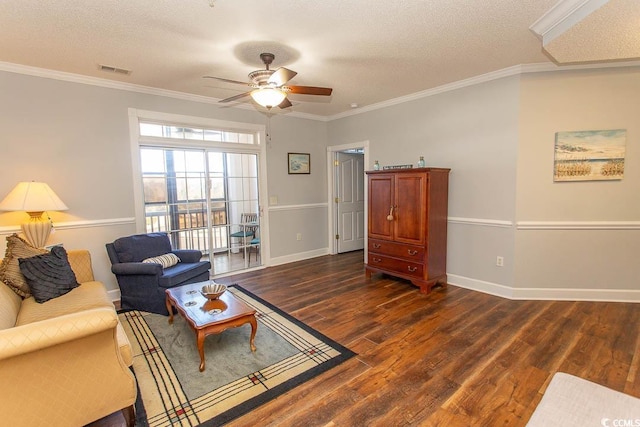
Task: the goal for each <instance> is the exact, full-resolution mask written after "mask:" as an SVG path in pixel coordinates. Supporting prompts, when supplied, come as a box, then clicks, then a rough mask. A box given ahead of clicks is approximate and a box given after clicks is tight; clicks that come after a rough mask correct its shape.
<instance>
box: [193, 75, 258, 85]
mask: <svg viewBox="0 0 640 427" xmlns="http://www.w3.org/2000/svg"><path fill="white" fill-rule="evenodd" d="M202 78H203V79H216V80H220V81H221V82H227V83H235V84H238V85H245V86H249V85H250V84H251V83H247V82H239V81H238V80H230V79H223V78H222V77H214V76H202Z"/></svg>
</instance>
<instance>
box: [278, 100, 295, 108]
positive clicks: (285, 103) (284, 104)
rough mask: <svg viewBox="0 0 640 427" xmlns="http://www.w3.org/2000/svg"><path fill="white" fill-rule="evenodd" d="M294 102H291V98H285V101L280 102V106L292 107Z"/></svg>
mask: <svg viewBox="0 0 640 427" xmlns="http://www.w3.org/2000/svg"><path fill="white" fill-rule="evenodd" d="M292 105H293V104H292V103H291V101H289V98H285V99H284V101H282V102H281V103H280V105H278V107H280V108H289V107H291V106H292Z"/></svg>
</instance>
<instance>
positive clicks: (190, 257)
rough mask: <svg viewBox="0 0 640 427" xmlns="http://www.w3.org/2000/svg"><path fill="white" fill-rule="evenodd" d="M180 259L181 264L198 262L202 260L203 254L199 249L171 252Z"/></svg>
mask: <svg viewBox="0 0 640 427" xmlns="http://www.w3.org/2000/svg"><path fill="white" fill-rule="evenodd" d="M171 253H174V254H176V255H177V256H178V258H180V262H188V263H192V262H198V261H200V259H201V258H202V252H200V251H199V250H197V249H178V250H174V251H171Z"/></svg>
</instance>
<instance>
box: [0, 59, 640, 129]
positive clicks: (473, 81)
mask: <svg viewBox="0 0 640 427" xmlns="http://www.w3.org/2000/svg"><path fill="white" fill-rule="evenodd" d="M625 67H640V61H627V62H610V63H593V64H576V65H562V66H560V65H556V64H553V63H551V62H541V63H534V64H522V65H514V66H512V67H508V68H503V69H501V70H497V71H492V72H489V73H485V74H481V75H478V76H474V77H470V78H468V79H464V80H459V81H457V82H453V83H447V84H444V85H441V86H437V87H435V88H431V89H426V90H423V91H420V92H416V93H413V94H410V95H405V96H401V97H398V98H393V99H389V100H386V101H382V102H378V103H375V104H370V105H367V106H364V107H360V108H358V109H356V110H349V111H345V112H343V113H339V114H335V115H332V116H318V115H316V114H308V113H298V112H293V111H292V112H285V113H283V114H277V115H282V116H286V117H296V118H300V119H308V120H316V121H321V122H331V121H333V120H338V119H342V118H345V117H349V116H355V115H358V114H363V113H367V112H369V111H374V110H379V109H381V108H386V107H391V106H394V105H398V104H403V103H405V102H410V101H414V100H417V99H422V98H427V97H429V96H434V95H438V94H440V93H444V92H449V91H452V90H456V89H461V88H465V87H469V86H474V85H477V84H481V83H486V82H490V81H493V80H498V79H501V78H504V77H511V76H517V75H522V74H527V73H548V72H558V71H573V70H588V69H605V68H625ZM0 71H6V72H9V73H16V74H24V75H29V76H34V77H42V78H47V79H54V80H62V81H67V82H72V83H79V84H85V85H92V86H99V87H105V88H110V89H117V90H125V91H130V92H137V93H144V94H148V95H157V96H164V97H168V98H174V99H181V100H185V101H193V102H200V103H205V104H210V105H215V106H216V107H218V108H222V107H220V106H219V105H218V101H219V99H218V98H211V97H207V96H202V95H194V94H189V93H184V92H177V91H171V90H166V89H158V88H153V87H149V86H142V85H136V84H132V83H125V82H118V81H114V80H107V79H102V78H98V77H89V76H83V75H79V74H73V73H67V72H64V71H55V70H48V69H46V68H37V67H31V66H27V65H19V64H13V63H10V62H1V61H0ZM225 108H228V107H225ZM232 108H240V109H244V110H248V111H253V112H257V113H262V114H267V112H266V111H261V110H257V109H256V108H255V107H254V106H252V105H247V104H238V105H234V106H232Z"/></svg>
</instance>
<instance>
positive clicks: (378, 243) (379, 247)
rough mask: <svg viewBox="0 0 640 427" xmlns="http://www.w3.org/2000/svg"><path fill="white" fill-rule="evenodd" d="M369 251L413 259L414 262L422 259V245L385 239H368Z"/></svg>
mask: <svg viewBox="0 0 640 427" xmlns="http://www.w3.org/2000/svg"><path fill="white" fill-rule="evenodd" d="M369 252H375V253H378V254H381V255H389V256H392V257H396V258H404V259H407V260H415V262H423V261H422V260H423V259H424V247H421V246H413V245H407V244H405V243H395V242H389V241H385V240H377V239H369Z"/></svg>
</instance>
